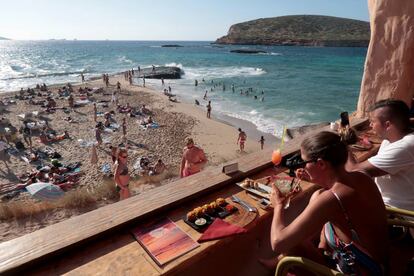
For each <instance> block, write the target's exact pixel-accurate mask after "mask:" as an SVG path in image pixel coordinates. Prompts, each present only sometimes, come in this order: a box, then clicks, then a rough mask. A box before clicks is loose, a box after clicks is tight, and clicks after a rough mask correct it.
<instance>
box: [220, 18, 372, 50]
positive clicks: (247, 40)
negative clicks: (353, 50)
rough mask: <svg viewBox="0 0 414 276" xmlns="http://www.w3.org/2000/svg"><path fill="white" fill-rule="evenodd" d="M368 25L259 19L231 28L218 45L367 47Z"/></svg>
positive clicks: (343, 21) (341, 20)
mask: <svg viewBox="0 0 414 276" xmlns="http://www.w3.org/2000/svg"><path fill="white" fill-rule="evenodd" d="M369 36H370V30H369V23H368V22H365V21H360V20H353V19H347V18H338V17H332V16H321V15H289V16H280V17H273V18H261V19H257V20H252V21H247V22H243V23H238V24H235V25H232V26H231V27H230V29H229V31H228V34H227V35H226V36H223V37H221V38H219V39H217V41H216V43H219V44H245V45H249V44H250V45H257V44H260V45H283V46H295V45H304V46H345V47H367V46H368V42H369Z"/></svg>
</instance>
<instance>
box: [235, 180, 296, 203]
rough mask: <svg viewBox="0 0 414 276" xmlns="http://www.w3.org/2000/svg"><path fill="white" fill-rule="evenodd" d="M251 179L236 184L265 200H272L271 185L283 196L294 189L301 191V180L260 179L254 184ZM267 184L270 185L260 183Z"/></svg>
mask: <svg viewBox="0 0 414 276" xmlns="http://www.w3.org/2000/svg"><path fill="white" fill-rule="evenodd" d="M252 181H253V180H251V179H248V178H246V179H245V180H244V181H243V182H240V183H236V184H237V185H238V186H239V187H241V188H242V189H244V190H246V191H248V192H249V193H252V194H255V195H258V196H260V197H263V198H267V199H270V194H271V192H272V187H271V185H270V183H274V184H275V185H276V186H277V187H278V188H279V190H280V191H281V192H282V194H288V193H290V192H291V191H292V190H293V189H295V190H296V191H299V190H300V186H299V183H300V180H299V179H298V178H294V177H290V176H272V177H271V178H265V179H258V180H255V181H253V184H252ZM263 181H264V182H265V183H268V184H262V183H260V182H263Z"/></svg>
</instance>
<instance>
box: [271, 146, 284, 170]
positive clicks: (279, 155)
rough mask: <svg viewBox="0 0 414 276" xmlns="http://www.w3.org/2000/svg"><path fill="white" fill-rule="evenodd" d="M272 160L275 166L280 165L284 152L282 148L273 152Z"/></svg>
mask: <svg viewBox="0 0 414 276" xmlns="http://www.w3.org/2000/svg"><path fill="white" fill-rule="evenodd" d="M272 162H273V164H274V165H275V166H277V165H279V164H280V162H282V153H281V151H280V149H276V150H274V151H273V153H272Z"/></svg>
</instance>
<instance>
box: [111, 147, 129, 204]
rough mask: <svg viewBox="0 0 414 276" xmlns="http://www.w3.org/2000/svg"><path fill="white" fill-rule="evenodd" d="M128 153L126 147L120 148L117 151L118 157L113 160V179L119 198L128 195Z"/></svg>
mask: <svg viewBox="0 0 414 276" xmlns="http://www.w3.org/2000/svg"><path fill="white" fill-rule="evenodd" d="M127 159H128V153H127V150H126V149H120V150H119V151H118V158H117V160H116V162H115V173H114V180H115V186H116V190H117V191H118V192H119V198H120V199H121V200H123V199H126V198H128V197H130V195H131V194H130V192H129V187H128V186H129V172H128V164H127Z"/></svg>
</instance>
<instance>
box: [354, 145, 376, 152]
mask: <svg viewBox="0 0 414 276" xmlns="http://www.w3.org/2000/svg"><path fill="white" fill-rule="evenodd" d="M350 147H351V148H352V149H355V150H360V151H365V150H370V149H372V147H373V146H372V144H362V143H357V144H353V145H350Z"/></svg>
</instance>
